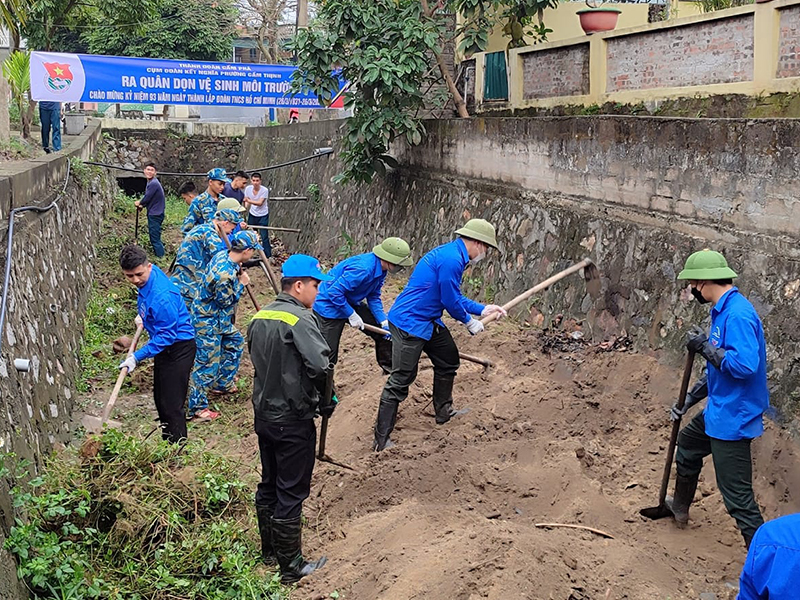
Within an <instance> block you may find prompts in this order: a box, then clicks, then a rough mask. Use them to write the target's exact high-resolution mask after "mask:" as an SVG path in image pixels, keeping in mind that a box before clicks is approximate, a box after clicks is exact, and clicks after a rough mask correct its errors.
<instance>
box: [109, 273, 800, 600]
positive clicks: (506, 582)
mask: <svg viewBox="0 0 800 600" xmlns="http://www.w3.org/2000/svg"><path fill="white" fill-rule="evenodd" d="M261 277H262V275H261V274H260V273H256V274H255V277H254V285H255V286H256V289H258V290H265V289H266V282H265V281H262V280H261ZM393 287H396V286H393ZM388 304H390V300H387V305H388ZM239 306H240V308H239V316H238V317H237V322H238V323H243V324H244V323H246V322H247V317H248V314H251V313H252V308H251V307H250V306H249V304H248V303H247V301H246V300H245V301H243V302H242V303H240V305H239ZM451 329H452V331H453V333H454V336H455V338H456V340H457V342H458V344H459V348H460V349H461V350H462V351H463V352H467V353H470V354H475V355H479V356H483V357H486V358H489V359H491V360H492V361H494V362H495V363H496V366H495V367H494V368H492V369H489V370H487V371H484V370H483V369H482V368H481V367H480V366H477V365H475V364H472V363H467V362H463V363H462V366H461V369H460V370H459V374H458V377H457V378H456V386H455V390H454V398H455V402H456V408H463V407H469V408H470V411H469V412H468V413H467V414H466V415H463V416H459V417H457V418H456V419H454V420H452V421H451V422H450V423H447V424H446V425H444V426H437V425H436V424H435V423H434V419H433V410H432V407H431V406H430V405H429V404H430V400H431V388H432V370H431V368H430V363H429V362H428V361H427V359H425V358H423V360H422V364H421V368H420V375H419V377H418V379H417V381H416V382H415V383H414V385H413V386H412V388H411V392H410V394H409V397H408V399H407V400H406V401H405V402H404V403H403V404H402V406H401V407H400V414H399V418H398V422H397V427H396V429H395V433H394V434H393V436H392V437H393V439H394V441H395V442H396V443H397V446H396V447H395V448H392V449H390V450H387V451H384V452H383V453H381V454H374V453H373V452H371V451H370V443H371V440H372V424H373V420H374V418H375V413H376V410H377V406H378V400H379V397H380V394H381V390H382V388H383V384H384V382H385V377H384V376H383V375H381V371H380V369H379V368H378V366H377V365H376V364H375V361H374V351H373V349H372V347H371V342H370V340H369V339H368V338H366V336H363V335H361V334H360V333H358V332H355V331H353V330H351V329H350V328H346V331H345V334H344V337H343V340H342V344H341V354H340V360H339V366H338V368H337V374H336V381H337V386H338V393H339V398H340V400H341V404H340V406H339V408H338V409H337V411H336V414H335V415H334V417H333V419H332V420H331V422H330V431H329V438H328V446H327V452H328V454H329V455H330V456H331V457H332V458H334V459H335V460H337V461H339V462H343V463H346V464H349V465H351V466H352V467H354V468H355V469H357V472H353V471H349V470H346V469H343V468H340V467H336V466H332V465H330V464H328V463H318V464H317V467H316V469H315V473H314V480H313V487H312V493H311V497H310V498H309V500H308V501H307V502H306V504H305V515H306V517H307V519H308V524H309V529H308V530H307V531H306V534H305V541H304V546H305V551H306V553H307V554H308V555H309V556H310V557H317V556H319V555H320V554H322V553H324V554H326V555H327V556H328V557H329V559H330V562H329V563H328V565H327V566H326V567H325V569H323V570H322V571H320V572H319V573H318V574H315V575H314V576H313V577H311V578H309V580H307V581H304V582H303V583H302V584H301V586H300V587H299V589H298V590H297V592H295V595H294V596H293V597H296V598H300V599H318V598H319V599H321V598H329V597H330V594H331V593H332V592H334V591H338V592H339V593H340V597H342V598H351V599H356V600H370V599H381V600H411V599H422V598H431V599H434V598H435V599H440V598H441V599H448V600H449V599H456V598H457V599H466V600H475V599H478V598H489V599H493V600H501V599H502V600H510V599H518V598H525V599H535V600H539V599H542V600H550V599H554V600H605V599H609V600H611V599H617V600H619V599H631V600H651V599H664V600H666V599H667V598H669V599H671V600H678V599H695V600H696V599H697V598H699V596H700V594H701V593H703V592H710V593H713V594H715V595H716V596H715V597H716V598H717V599H718V600H726V599H732V598H734V597H735V595H736V588H737V587H738V576H739V572H740V570H741V566H742V563H743V561H744V557H745V550H744V545H743V543H742V539H741V536H740V535H739V533H738V530H737V529H736V526H735V524H734V521H733V520H732V519H731V518H730V517H729V516H728V515H727V513H726V511H725V508H724V506H723V504H722V500H721V497H720V494H719V492H718V490H717V487H716V484H715V483H714V473H713V466H712V465H711V464H710V461H709V463H708V464H707V465H706V467H705V470H704V472H703V475H702V476H701V483H700V486H699V491H698V494H697V497H696V499H697V502H696V503H695V505H694V506H693V507H692V522H691V525H690V527H689V528H688V529H687V530H679V529H677V528H676V527H675V526H674V524H673V523H672V522H671V521H670V520H667V519H664V520H661V521H655V522H654V521H647V520H646V519H644V518H643V517H641V516H640V515H639V513H638V511H639V509H640V508H644V507H648V506H653V505H654V504H656V503H657V497H658V491H659V485H660V478H661V473H662V470H663V464H664V463H663V461H664V452H665V449H666V445H667V441H668V437H669V429H670V422H669V419H668V416H667V409H668V407H669V406H670V405H671V404H672V402H673V401H674V399H675V398H676V396H677V392H678V387H679V380H680V367H675V368H673V367H668V366H664V365H663V364H661V363H660V362H659V361H658V360H657V357H652V356H645V355H641V354H634V353H631V352H629V351H628V347H629V342H628V340H626V339H620V340H609V341H608V342H607V343H605V344H600V345H599V346H597V345H591V344H589V343H588V342H587V341H586V340H584V339H582V338H581V336H580V335H578V334H575V331H578V330H579V328H575V327H572V326H570V327H563V326H562V328H561V329H560V330H559V331H555V332H549V333H547V334H542V333H541V332H539V331H538V330H535V329H525V328H520V327H519V326H518V325H516V324H514V323H511V322H505V323H495V324H492V325H491V326H490V327H489V328H488V329H487V331H486V332H485V333H483V334H481V335H479V336H476V337H470V336H469V335H468V334H467V333H466V332H465V331H464V328H463V327H461V326H460V325H458V324H453V325H452V327H451ZM240 374H241V375H242V380H241V382H240V386H243V387H246V388H249V379H248V376H249V375H252V367H251V365H250V362H249V360H248V359H247V357H246V356H245V358H243V360H242V367H241V369H240ZM147 394H148V392H147V391H146V390H144V389H141V390H140V395H138V396H128V398H124V399H121V402H122V405H123V406H126V405H127V406H128V407H129V409H133V408H135V410H132V411H131V412H128V409H122V410H121V411H120V412H123V411H124V412H127V414H126V415H124V416H125V417H131V418H132V417H133V416H134V415H141V411H143V410H145V409H146V410H147V412H148V413H153V412H154V411H153V409H152V401H151V400H150V399H149V397H147ZM131 402H133V403H134V405H133V406H131ZM220 408H221V409H222V411H223V417H222V418H221V419H220V420H219V421H216V422H214V423H205V424H201V425H199V426H191V427H190V436H202V437H204V438H205V439H206V441H207V447H208V448H209V449H214V450H215V451H220V452H224V453H226V454H227V455H229V456H231V457H233V458H234V459H235V460H237V461H239V463H240V464H241V465H242V468H243V469H244V470H245V471H247V472H248V473H249V476H250V477H251V478H252V477H253V476H254V475H255V473H254V471H256V470H257V469H258V452H257V443H256V439H255V435H254V434H253V433H252V412H251V410H252V409H251V408H250V406H249V389H247V390H246V391H244V392H242V394H241V396H240V397H239V398H238V399H227V400H225V404H223V405H221V406H220ZM693 414H694V413H692V415H693ZM137 418H139V419H140V421H142V422H143V423H145V422H149V419H141V418H140V417H137ZM148 426H149V425H148ZM753 450H754V455H755V457H756V465H755V471H754V472H755V480H756V481H755V484H756V492H757V498H758V500H759V503H760V504H761V506H762V507H763V509H764V515H765V517H766V518H774V517H776V516H778V515H781V514H787V513H791V512H796V511H797V510H798V509H800V468H799V467H800V460H798V457H797V452H796V450H795V448H794V446H793V444H792V443H791V442H790V440H789V439H788V436H787V435H786V434H785V432H783V431H781V430H779V429H778V428H777V427H775V426H774V425H773V424H769V425H768V430H767V432H766V434H765V435H764V436H763V437H762V438H760V439H759V440H757V441H756V442H754V445H753ZM553 522H555V523H567V524H582V525H586V526H589V527H593V528H597V529H600V530H603V531H605V532H607V533H608V534H610V535H612V536H613V539H607V538H605V537H602V536H599V535H597V534H594V533H590V532H587V531H581V530H574V529H561V528H554V529H547V528H539V527H536V525H537V524H541V523H553ZM253 535H256V532H254V533H253Z"/></svg>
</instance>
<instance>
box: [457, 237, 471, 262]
mask: <svg viewBox="0 0 800 600" xmlns="http://www.w3.org/2000/svg"><path fill="white" fill-rule="evenodd" d="M456 247H457V248H458V253H459V254H460V255H461V258H462V259H464V264H467V263H468V262H469V252H467V245H466V244H465V243H464V240H462V239H461V238H458V239H457V240H456Z"/></svg>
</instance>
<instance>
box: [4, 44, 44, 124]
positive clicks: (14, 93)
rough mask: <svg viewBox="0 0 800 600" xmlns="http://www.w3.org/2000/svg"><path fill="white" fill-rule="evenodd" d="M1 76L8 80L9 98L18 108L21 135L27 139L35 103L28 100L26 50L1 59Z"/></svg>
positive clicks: (29, 88) (28, 86)
mask: <svg viewBox="0 0 800 600" xmlns="http://www.w3.org/2000/svg"><path fill="white" fill-rule="evenodd" d="M3 77H5V78H6V80H8V85H9V87H10V88H11V98H12V100H13V101H14V104H16V105H17V108H18V109H19V116H20V120H21V121H22V137H23V138H25V139H27V138H29V137H30V135H31V123H32V122H33V111H34V108H35V106H36V103H35V102H34V101H33V100H29V98H28V96H29V93H30V91H31V54H30V52H28V51H24V52H20V51H19V50H18V51H16V52H12V53H11V54H10V55H9V56H8V58H6V59H5V60H4V61H3Z"/></svg>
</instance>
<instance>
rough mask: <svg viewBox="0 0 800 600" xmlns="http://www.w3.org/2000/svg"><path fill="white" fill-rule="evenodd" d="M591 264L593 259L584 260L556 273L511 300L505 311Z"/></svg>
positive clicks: (486, 320) (488, 320) (494, 315)
mask: <svg viewBox="0 0 800 600" xmlns="http://www.w3.org/2000/svg"><path fill="white" fill-rule="evenodd" d="M591 264H592V259H591V258H584V259H583V260H582V261H581V262H579V263H576V264H574V265H572V266H571V267H569V268H568V269H564V270H563V271H559V272H558V273H556V274H555V275H553V276H552V277H549V278H548V279H545V280H544V281H543V282H541V283H539V284H537V285H535V286H533V287H532V288H531V289H529V290H528V291H526V292H523V293H521V294H520V295H519V296H517V297H516V298H514V299H513V300H510V301H509V302H506V303H505V304H504V305H503V309H504V310H506V311H509V310H511V309H512V308H514V307H515V306H517V305H518V304H521V303H522V302H525V300H527V299H528V298H530V297H531V296H533V295H534V294H536V293H538V292H541V291H542V290H546V289H547V288H549V287H550V286H551V285H553V284H554V283H555V282H556V281H560V280H561V279H564V277H566V276H567V275H572V274H573V273H575V272H576V271H580V270H581V269H583V268H585V267H588V266H589V265H591ZM498 315H499V313H492V314H490V315H488V316H486V317H484V318H483V319H481V323H483V324H484V325H488V324H489V323H491V322H492V321H494V320H496V319H497V318H498Z"/></svg>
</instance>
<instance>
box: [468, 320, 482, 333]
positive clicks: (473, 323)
mask: <svg viewBox="0 0 800 600" xmlns="http://www.w3.org/2000/svg"><path fill="white" fill-rule="evenodd" d="M466 326H467V329H468V330H469V332H470V334H471V335H475V334H478V333H480V332H481V331H483V323H481V322H480V321H478V320H477V319H473V318H472V317H470V319H469V321H467V323H466Z"/></svg>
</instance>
